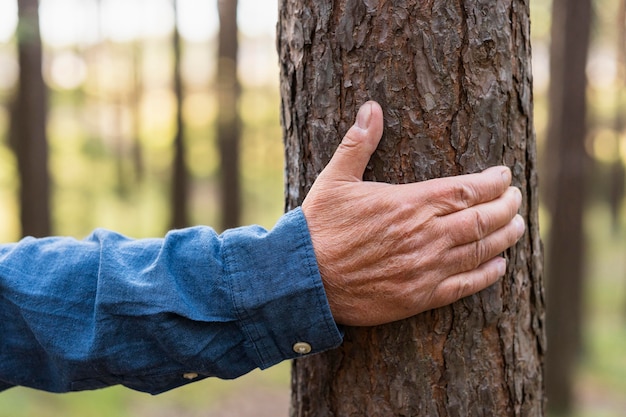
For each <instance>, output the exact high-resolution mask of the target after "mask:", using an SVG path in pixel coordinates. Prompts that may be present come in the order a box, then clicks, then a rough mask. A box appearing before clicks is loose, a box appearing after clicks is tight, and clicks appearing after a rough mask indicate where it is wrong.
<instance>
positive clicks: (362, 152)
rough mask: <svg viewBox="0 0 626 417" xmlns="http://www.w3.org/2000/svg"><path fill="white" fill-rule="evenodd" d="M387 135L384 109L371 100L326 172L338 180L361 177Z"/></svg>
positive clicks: (360, 112) (362, 109)
mask: <svg viewBox="0 0 626 417" xmlns="http://www.w3.org/2000/svg"><path fill="white" fill-rule="evenodd" d="M382 136H383V109H382V108H381V107H380V105H379V104H378V103H376V102H375V101H368V102H367V103H365V104H364V105H363V106H361V108H360V109H359V112H358V114H357V116H356V123H355V124H354V125H353V126H352V127H351V128H350V130H348V133H346V136H344V138H343V140H342V141H341V143H340V144H339V147H338V148H337V150H336V151H335V154H334V155H333V157H332V159H331V160H330V162H329V163H328V166H327V167H326V175H329V176H331V177H332V178H334V179H338V180H351V181H360V180H362V179H363V173H364V172H365V168H366V167H367V163H368V162H369V160H370V158H371V156H372V154H373V153H374V151H375V150H376V147H377V146H378V143H379V142H380V139H381V138H382Z"/></svg>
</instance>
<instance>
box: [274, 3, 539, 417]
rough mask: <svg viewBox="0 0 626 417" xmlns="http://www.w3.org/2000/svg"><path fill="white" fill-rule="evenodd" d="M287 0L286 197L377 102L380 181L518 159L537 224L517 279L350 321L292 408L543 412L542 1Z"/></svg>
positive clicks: (311, 369)
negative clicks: (536, 79)
mask: <svg viewBox="0 0 626 417" xmlns="http://www.w3.org/2000/svg"><path fill="white" fill-rule="evenodd" d="M279 4H280V6H279V7H280V20H279V25H278V26H279V27H278V31H279V34H278V45H279V53H280V62H281V95H282V122H283V129H284V139H285V146H286V156H287V168H286V173H287V178H286V206H287V209H291V208H294V207H296V206H297V205H299V204H301V202H302V200H303V199H304V196H305V194H306V193H307V192H308V190H309V189H310V186H311V185H312V183H313V181H314V180H315V178H316V176H317V175H318V173H319V172H320V171H321V170H322V168H323V167H324V166H325V164H326V163H327V162H328V160H329V159H330V157H331V155H332V154H333V152H334V150H335V148H336V147H337V145H338V144H339V142H340V140H341V137H342V135H343V134H344V133H345V132H346V131H347V129H348V128H349V126H350V125H351V124H352V123H353V122H354V118H355V115H356V111H357V110H358V107H359V106H360V105H361V104H363V103H364V102H365V101H366V100H368V99H374V100H377V101H378V102H379V103H380V104H381V105H382V107H383V109H384V112H385V134H384V137H383V139H382V141H381V144H380V145H379V148H378V150H377V152H376V154H375V155H374V156H373V157H372V160H371V163H370V164H369V166H368V169H367V171H366V175H365V179H367V180H372V181H385V182H390V183H407V182H415V181H423V180H427V179H430V178H436V177H442V176H450V175H456V174H463V173H470V172H477V171H480V170H482V169H484V168H486V167H488V166H492V165H497V164H504V165H508V166H509V167H511V169H512V172H513V175H514V183H515V185H517V186H518V187H520V188H521V190H522V193H523V195H524V204H523V206H522V208H521V214H522V215H523V216H524V218H525V220H526V222H527V225H528V231H527V233H526V235H525V236H524V237H523V238H522V240H521V241H520V242H519V243H518V244H517V246H515V247H514V248H513V249H511V250H509V251H507V253H506V256H507V258H508V260H509V264H508V272H507V276H506V277H505V278H504V279H502V280H501V281H500V282H499V283H498V284H496V285H494V286H492V287H491V288H489V289H488V290H485V291H483V292H481V293H480V294H478V295H475V296H472V297H468V298H466V299H463V300H461V301H459V302H457V303H455V304H454V305H452V306H448V307H445V308H441V309H437V310H433V311H429V312H426V313H423V314H420V315H418V316H416V317H414V318H411V319H409V320H405V321H401V322H396V323H392V324H389V325H386V326H380V327H376V328H346V329H345V340H344V343H343V345H342V346H341V347H340V348H339V349H337V350H334V351H330V352H326V353H323V354H320V355H316V356H312V357H308V358H303V359H300V360H297V361H296V362H295V363H294V366H293V374H292V388H293V394H292V399H293V401H292V416H299V417H304V416H356V415H359V416H362V415H366V416H463V417H466V416H541V415H543V413H544V411H543V409H544V393H543V372H542V362H543V355H544V350H545V335H544V301H543V298H544V297H543V286H542V265H541V262H542V254H541V243H540V238H539V230H538V221H537V209H538V195H537V176H536V152H535V137H534V130H533V113H532V76H531V55H530V28H529V9H528V2H527V1H523V0H495V1H494V0H455V1H439V0H430V1H422V0H401V1H393V2H392V1H383V2H380V1H372V0H338V1H332V0H281V1H280V3H279ZM328 204H332V202H331V201H329V202H328Z"/></svg>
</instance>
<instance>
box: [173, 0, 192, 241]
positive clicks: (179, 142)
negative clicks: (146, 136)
mask: <svg viewBox="0 0 626 417" xmlns="http://www.w3.org/2000/svg"><path fill="white" fill-rule="evenodd" d="M172 2H173V6H174V22H175V24H174V35H173V38H172V48H173V51H174V94H175V95H176V136H175V137H174V165H173V172H172V194H171V199H172V227H173V228H176V229H181V228H183V227H187V226H189V219H188V215H187V212H188V206H189V204H188V196H189V173H188V171H187V165H186V162H185V160H186V158H185V124H184V121H183V100H184V91H183V90H184V88H183V76H182V72H181V66H182V51H181V49H182V45H181V43H182V42H181V39H180V33H179V31H178V6H177V4H176V3H177V0H172Z"/></svg>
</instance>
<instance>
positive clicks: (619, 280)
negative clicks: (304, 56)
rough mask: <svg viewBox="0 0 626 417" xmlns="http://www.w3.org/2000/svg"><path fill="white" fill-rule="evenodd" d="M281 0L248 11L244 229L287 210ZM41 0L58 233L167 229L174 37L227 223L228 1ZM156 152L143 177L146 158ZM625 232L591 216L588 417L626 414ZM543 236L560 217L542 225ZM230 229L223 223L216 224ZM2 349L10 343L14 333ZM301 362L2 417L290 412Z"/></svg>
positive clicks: (584, 381)
mask: <svg viewBox="0 0 626 417" xmlns="http://www.w3.org/2000/svg"><path fill="white" fill-rule="evenodd" d="M617 7H618V0H596V1H595V2H594V14H595V19H596V22H595V25H594V27H593V40H592V47H591V49H590V53H589V59H588V65H587V75H588V77H589V88H588V97H589V107H590V115H589V119H590V129H589V135H588V139H587V141H586V149H587V152H588V154H589V156H590V157H592V158H593V161H594V163H595V165H596V172H599V173H600V174H598V178H600V180H599V181H600V182H599V183H598V184H599V185H598V187H597V189H599V190H601V189H603V186H602V178H604V177H602V173H603V172H605V171H606V170H607V169H608V168H607V167H608V166H609V164H613V163H615V162H616V161H621V162H622V163H623V162H624V161H626V136H625V135H624V134H623V132H619V131H616V130H615V128H614V126H613V125H612V124H611V123H610V120H611V118H612V116H613V113H614V111H615V89H616V85H617V84H618V76H619V71H618V64H617V59H616V58H617V50H616V45H617V42H616V40H615V39H616V36H617V29H616V22H615V16H616V14H617ZM277 8H278V6H277V1H276V0H239V8H238V26H239V42H240V44H239V66H238V75H239V80H240V82H241V84H242V95H241V99H240V104H239V109H240V112H241V117H242V122H243V130H242V137H241V155H240V161H241V170H240V176H241V179H242V185H243V190H242V213H243V214H242V218H241V222H242V223H243V224H250V223H257V224H261V225H263V226H265V227H268V228H269V227H271V226H272V225H273V224H274V222H275V221H276V220H277V219H278V218H279V216H280V215H281V213H282V211H283V191H282V186H283V164H282V159H283V148H282V142H281V129H280V121H279V106H280V103H279V91H278V57H277V53H276V50H275V28H276V20H277V15H278V13H277ZM550 11H551V1H549V0H532V1H531V18H532V25H533V26H532V30H533V72H534V86H535V124H536V130H537V135H538V140H539V145H540V146H539V147H540V152H541V151H543V143H544V140H545V134H546V125H547V120H548V115H547V97H546V96H547V92H548V87H549V82H550V80H549V43H550V24H551V16H550ZM174 16H175V15H174V13H173V6H172V1H171V0H41V1H40V21H41V32H42V38H43V42H44V64H43V66H44V68H43V72H44V79H45V81H46V84H47V86H48V87H49V89H50V96H49V115H48V127H47V132H48V141H49V146H50V171H51V177H52V183H53V192H52V218H53V232H54V234H60V235H70V236H76V237H83V236H85V235H87V234H88V233H89V232H90V231H91V230H92V229H94V228H96V227H106V228H110V229H114V230H116V231H119V232H122V233H124V234H127V235H130V236H133V237H145V236H160V235H162V234H163V233H165V232H166V231H167V230H168V227H169V215H170V198H169V196H170V194H169V193H170V189H169V183H170V181H171V165H172V158H173V157H172V147H173V141H174V134H175V116H174V112H175V107H176V95H175V93H174V90H173V84H172V73H173V65H172V61H173V56H172V40H171V39H172V33H173V30H174V25H175V23H177V26H178V30H179V32H180V35H181V37H182V41H183V45H184V48H183V55H182V63H181V65H182V73H183V81H184V92H185V94H184V101H183V118H184V123H185V127H186V133H185V144H186V156H187V165H188V169H189V172H190V175H191V187H190V210H189V211H190V213H189V214H190V218H191V219H190V221H191V223H193V224H208V225H217V224H218V223H219V216H220V206H219V202H218V200H219V198H218V197H217V196H218V191H217V188H218V178H219V172H218V164H219V162H218V156H217V139H216V118H217V111H218V108H219V106H220V103H218V99H217V91H216V85H215V83H216V81H215V77H216V68H217V65H216V56H217V44H216V40H217V35H218V31H219V19H218V14H217V5H216V0H204V1H201V0H178V22H175V21H174V20H175V17H174ZM17 20H18V19H17V4H16V0H0V218H1V219H2V222H0V241H2V242H10V241H14V240H16V239H19V237H20V234H21V231H20V226H19V201H18V195H17V190H18V174H17V163H16V160H15V157H14V155H13V152H12V150H11V149H10V147H9V143H8V139H7V135H8V127H9V119H10V107H9V106H10V102H11V98H12V95H13V93H14V92H15V87H16V82H17V79H18V72H19V68H18V63H17V57H16V42H15V31H16V27H17ZM135 147H139V149H140V150H141V163H140V164H138V163H137V161H136V159H135V156H134V155H133V149H134V148H135ZM621 207H622V206H620V210H619V216H618V221H617V223H615V222H612V220H611V216H610V208H609V205H608V203H607V200H606V199H604V198H603V196H602V195H601V193H600V192H599V191H597V192H596V193H595V198H592V199H591V202H590V203H589V204H588V209H587V212H586V217H585V225H586V226H585V227H586V232H587V233H586V234H587V240H588V248H589V255H588V258H589V265H588V271H587V278H588V279H587V281H586V284H585V294H586V296H585V322H584V339H585V340H584V349H583V350H584V351H583V352H582V353H581V360H580V364H579V367H578V369H577V371H576V384H575V390H576V396H575V397H576V404H575V412H574V414H572V415H574V416H576V417H583V416H584V417H617V416H625V415H626V256H624V255H625V254H626V244H625V243H624V241H625V239H624V237H625V233H626V232H625V231H624V230H623V221H624V217H625V216H626V214H625V213H624V210H623V209H622V208H621ZM541 220H542V225H543V226H544V227H545V229H546V230H548V229H549V226H550V219H549V216H548V215H547V213H546V212H545V210H542V212H541ZM216 227H217V226H216ZM0 337H1V335H0ZM288 400H289V365H288V364H281V365H279V366H278V367H276V368H273V369H271V370H269V371H265V372H258V371H257V372H253V373H252V374H251V375H249V376H247V377H244V378H242V379H239V380H237V381H230V382H225V381H217V380H210V381H202V382H199V383H197V384H192V385H191V386H188V387H184V388H182V389H179V390H175V391H173V392H170V393H166V394H163V395H161V396H157V397H150V396H147V395H144V394H140V393H135V392H132V391H130V390H127V389H124V388H119V387H114V388H110V389H106V390H102V391H97V392H92V393H78V394H66V395H50V394H45V393H40V392H36V391H33V390H29V389H24V388H15V389H11V390H9V391H7V392H5V393H0V417H21V416H38V417H39V416H74V415H75V416H81V417H82V416H85V417H90V416H94V417H96V416H98V417H99V416H103V417H104V416H106V417H110V416H174V415H175V416H182V417H185V416H264V415H267V416H273V415H287V407H288Z"/></svg>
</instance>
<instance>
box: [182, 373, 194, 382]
mask: <svg viewBox="0 0 626 417" xmlns="http://www.w3.org/2000/svg"><path fill="white" fill-rule="evenodd" d="M197 377H198V374H197V373H195V372H187V373H186V374H183V378H185V379H188V380H190V381H191V380H192V379H196V378H197Z"/></svg>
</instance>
